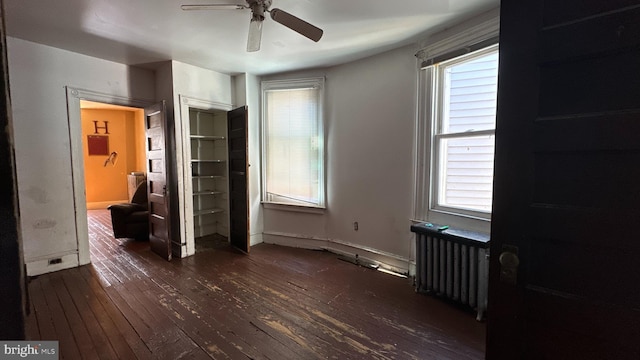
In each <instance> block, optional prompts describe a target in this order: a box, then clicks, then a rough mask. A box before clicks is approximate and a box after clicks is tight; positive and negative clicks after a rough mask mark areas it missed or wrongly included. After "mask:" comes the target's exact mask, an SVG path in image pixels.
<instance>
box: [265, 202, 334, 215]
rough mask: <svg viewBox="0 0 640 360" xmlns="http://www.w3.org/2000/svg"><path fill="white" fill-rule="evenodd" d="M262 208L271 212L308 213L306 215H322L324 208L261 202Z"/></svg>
mask: <svg viewBox="0 0 640 360" xmlns="http://www.w3.org/2000/svg"><path fill="white" fill-rule="evenodd" d="M262 206H263V207H264V208H265V209H271V210H279V211H291V212H300V213H308V214H318V215H324V213H325V211H326V210H327V209H326V208H322V207H312V206H300V205H290V204H282V203H272V202H265V201H263V202H262Z"/></svg>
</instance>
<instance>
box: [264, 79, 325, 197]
mask: <svg viewBox="0 0 640 360" xmlns="http://www.w3.org/2000/svg"><path fill="white" fill-rule="evenodd" d="M323 91H324V79H323V78H313V79H302V80H283V81H264V82H262V110H263V113H262V115H263V116H262V119H263V123H262V129H263V131H262V134H263V139H262V140H263V152H262V169H263V177H262V179H263V184H262V189H263V194H262V201H263V202H265V203H274V204H284V205H296V206H304V207H315V208H324V207H325V186H324V131H323V129H324V124H323V117H322V108H323Z"/></svg>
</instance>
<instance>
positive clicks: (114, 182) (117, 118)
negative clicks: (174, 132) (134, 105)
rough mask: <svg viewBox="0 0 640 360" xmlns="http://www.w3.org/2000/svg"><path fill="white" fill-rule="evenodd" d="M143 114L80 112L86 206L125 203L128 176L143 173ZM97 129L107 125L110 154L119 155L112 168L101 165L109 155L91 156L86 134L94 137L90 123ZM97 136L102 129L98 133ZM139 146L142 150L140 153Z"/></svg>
mask: <svg viewBox="0 0 640 360" xmlns="http://www.w3.org/2000/svg"><path fill="white" fill-rule="evenodd" d="M142 117H143V115H142V111H141V110H140V111H135V112H134V111H124V110H102V109H82V144H83V149H84V176H85V187H86V195H87V203H96V202H120V201H123V200H127V198H128V193H127V174H129V173H131V172H133V171H145V169H144V164H145V158H146V154H145V152H144V139H143V138H144V134H143V133H141V132H140V129H141V128H142V126H143V124H137V123H138V122H141V121H143V118H142ZM94 120H97V121H98V126H104V123H103V122H104V121H108V124H109V125H108V126H109V135H108V136H109V152H112V151H115V152H117V153H118V157H117V161H116V163H115V165H112V164H111V163H109V164H107V166H104V164H105V160H107V158H108V155H91V156H89V150H88V145H87V135H92V134H94V124H93V121H94ZM99 133H100V135H103V134H104V130H102V129H100V130H99ZM141 146H142V150H140V148H141Z"/></svg>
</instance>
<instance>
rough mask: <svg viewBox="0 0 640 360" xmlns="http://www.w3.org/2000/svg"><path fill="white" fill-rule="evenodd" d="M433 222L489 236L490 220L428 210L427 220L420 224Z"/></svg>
mask: <svg viewBox="0 0 640 360" xmlns="http://www.w3.org/2000/svg"><path fill="white" fill-rule="evenodd" d="M425 221H427V222H433V223H436V224H441V225H449V226H451V227H455V228H458V229H464V230H467V231H475V232H479V233H485V234H489V233H490V232H491V219H485V218H481V217H476V216H472V215H466V214H458V213H452V212H449V211H443V210H439V209H430V210H429V212H428V213H427V219H426V220H424V221H422V220H420V222H425Z"/></svg>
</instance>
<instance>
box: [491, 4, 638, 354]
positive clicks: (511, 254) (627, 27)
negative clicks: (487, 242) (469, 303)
mask: <svg viewBox="0 0 640 360" xmlns="http://www.w3.org/2000/svg"><path fill="white" fill-rule="evenodd" d="M638 19H640V5H638V2H637V0H610V1H601V0H588V1H578V0H567V1H554V0H548V1H540V0H503V1H502V3H501V26H500V31H501V35H500V70H499V71H500V72H499V74H500V75H499V85H498V119H497V127H496V158H495V159H496V160H495V183H494V185H495V188H494V194H495V195H494V210H493V219H492V229H491V242H492V244H491V270H490V286H489V287H490V290H489V310H488V340H487V358H488V359H489V360H492V359H536V360H538V359H640V232H639V231H638V221H639V219H640V21H639V20H638Z"/></svg>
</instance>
